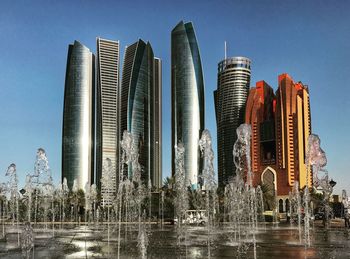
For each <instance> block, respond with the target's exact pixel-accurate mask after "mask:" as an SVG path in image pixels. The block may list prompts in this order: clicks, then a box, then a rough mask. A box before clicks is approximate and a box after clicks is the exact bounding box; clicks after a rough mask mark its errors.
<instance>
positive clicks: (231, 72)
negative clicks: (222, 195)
mask: <svg viewBox="0 0 350 259" xmlns="http://www.w3.org/2000/svg"><path fill="white" fill-rule="evenodd" d="M250 64H251V61H250V60H249V59H248V58H245V57H232V58H227V59H224V60H222V61H221V62H220V63H219V64H218V85H217V87H218V88H217V90H215V91H214V101H215V113H216V125H217V141H218V142H217V150H218V182H219V186H221V187H222V186H224V185H225V184H226V183H227V182H228V181H229V179H230V178H231V177H232V176H234V175H235V170H236V168H235V165H234V162H233V154H232V151H233V145H234V143H235V141H236V139H237V135H236V129H237V128H238V126H239V125H240V124H242V123H243V122H244V113H245V105H246V101H247V97H248V92H249V85H250Z"/></svg>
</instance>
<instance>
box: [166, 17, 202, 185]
mask: <svg viewBox="0 0 350 259" xmlns="http://www.w3.org/2000/svg"><path fill="white" fill-rule="evenodd" d="M204 118H205V117H204V81H203V72H202V63H201V58H200V53H199V48H198V43H197V39H196V34H195V31H194V28H193V24H192V23H191V22H188V23H184V22H183V21H181V22H179V23H178V24H177V25H176V26H175V28H174V29H173V30H172V32H171V119H172V120H171V129H172V133H171V137H172V142H171V143H172V175H174V174H175V149H174V147H175V145H177V144H178V143H179V142H182V143H183V144H184V147H185V159H184V160H185V176H186V181H187V183H188V184H191V185H192V187H194V188H196V187H197V184H198V175H199V174H200V173H201V170H202V159H201V155H200V151H199V148H198V141H199V139H200V137H201V134H202V131H203V130H204Z"/></svg>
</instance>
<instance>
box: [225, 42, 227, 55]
mask: <svg viewBox="0 0 350 259" xmlns="http://www.w3.org/2000/svg"><path fill="white" fill-rule="evenodd" d="M226 59H227V45H226V40H225V60H226Z"/></svg>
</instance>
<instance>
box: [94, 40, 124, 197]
mask: <svg viewBox="0 0 350 259" xmlns="http://www.w3.org/2000/svg"><path fill="white" fill-rule="evenodd" d="M96 67H97V95H96V98H97V109H96V120H97V123H96V184H97V187H98V189H99V190H101V194H102V198H103V200H104V201H107V200H106V199H107V198H108V197H111V196H110V195H108V194H107V193H106V192H107V190H104V189H103V188H102V186H101V178H102V173H103V171H102V167H103V163H104V161H106V159H107V158H109V159H110V161H111V162H112V168H113V169H114V170H115V174H114V177H113V179H112V180H113V188H111V189H109V191H110V192H111V193H110V194H112V193H115V192H116V190H117V189H116V186H117V179H118V177H117V175H118V170H117V169H118V163H117V161H118V160H117V154H118V146H119V142H118V137H117V134H118V118H119V116H118V104H119V102H118V99H117V98H118V90H119V89H118V88H119V41H111V40H106V39H101V38H97V64H96Z"/></svg>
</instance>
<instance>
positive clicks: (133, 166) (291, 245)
mask: <svg viewBox="0 0 350 259" xmlns="http://www.w3.org/2000/svg"><path fill="white" fill-rule="evenodd" d="M250 134H251V133H250V127H249V125H241V126H240V127H239V128H238V129H237V135H238V136H237V141H236V143H235V145H234V148H233V158H234V163H235V166H236V174H235V177H233V178H232V179H230V182H229V183H228V184H227V186H226V188H225V190H224V191H223V190H220V189H219V191H218V190H217V189H218V187H217V184H216V181H215V172H214V167H213V161H214V152H213V150H212V140H211V136H210V132H209V131H208V130H204V131H203V132H202V135H201V138H200V140H199V142H198V147H199V149H200V151H201V154H202V157H203V162H204V163H203V171H202V172H201V174H199V181H198V182H199V187H200V188H198V189H197V190H193V189H191V188H190V186H191V185H190V183H189V182H186V176H185V174H186V172H185V167H184V162H185V154H186V153H185V148H184V145H183V144H182V143H181V142H179V143H178V144H177V145H176V146H175V172H174V184H171V186H172V187H170V188H169V189H166V188H164V189H163V190H162V191H160V192H159V193H160V195H159V199H160V200H159V213H158V215H159V218H158V221H159V222H160V224H154V225H153V224H146V223H147V220H148V222H149V223H151V216H152V210H154V207H152V204H151V202H153V201H154V199H153V200H152V201H151V190H152V189H151V185H150V178H149V176H145V177H142V178H141V174H142V173H143V172H142V168H141V165H140V163H139V162H138V155H139V154H138V147H137V146H135V142H134V141H133V137H132V135H131V134H130V133H128V132H124V134H123V139H122V141H121V143H120V144H121V148H122V150H123V153H122V157H121V162H122V163H121V164H120V167H121V170H120V174H119V176H118V181H117V183H118V188H117V190H116V191H117V192H116V193H114V190H115V187H114V186H115V183H116V181H115V180H114V179H115V176H116V175H115V171H116V170H115V168H114V167H115V166H114V165H113V164H112V161H111V160H110V159H106V160H105V161H104V163H103V178H102V181H101V183H102V189H103V194H104V196H103V201H100V200H99V195H98V192H97V188H96V185H94V184H92V185H91V186H90V185H89V184H86V185H85V188H84V189H85V205H84V204H83V205H81V204H80V202H81V201H79V199H80V198H79V197H80V190H78V185H77V181H76V180H75V181H74V183H73V188H72V191H71V193H70V192H69V189H68V185H67V180H66V179H63V181H62V183H60V184H59V185H57V188H56V189H54V188H53V184H52V179H51V172H50V168H49V166H48V160H47V157H46V153H45V151H44V150H43V149H38V152H37V157H36V162H35V166H34V168H35V169H34V174H33V175H27V177H26V182H25V186H24V190H21V191H20V193H22V194H23V197H22V196H21V195H20V194H19V193H18V183H17V174H16V166H15V164H11V165H10V166H9V168H8V170H7V172H6V174H7V176H9V181H8V184H7V185H5V184H0V199H1V200H2V201H3V200H5V198H6V201H4V202H2V203H1V206H0V218H1V221H2V228H3V237H5V233H6V238H4V239H2V240H0V257H5V258H6V256H7V255H8V253H9V254H11V256H12V254H13V258H18V257H21V256H23V257H25V258H29V257H31V253H32V254H33V257H34V244H35V256H37V257H43V258H48V257H50V256H51V254H53V253H55V254H57V257H60V258H61V257H65V256H68V257H72V258H76V257H94V256H96V257H117V258H124V257H127V256H129V257H139V258H165V257H183V256H184V257H185V256H186V257H188V258H199V257H200V258H203V257H208V258H223V257H235V256H236V257H238V258H257V257H258V255H259V257H261V258H271V257H278V258H286V257H289V256H295V257H296V258H304V257H305V258H308V256H309V255H311V257H312V258H346V256H347V255H348V254H350V249H349V248H348V247H349V246H348V239H347V235H348V232H347V231H345V232H343V231H339V230H335V228H330V229H329V230H327V231H326V232H327V238H328V239H327V240H326V241H324V239H322V240H321V238H322V236H320V234H319V233H320V231H318V229H319V227H318V226H317V224H316V223H315V225H314V228H311V227H310V223H311V222H312V217H311V210H310V207H311V206H310V203H311V201H310V200H311V197H310V193H309V189H308V188H304V189H303V190H302V191H301V190H300V186H299V182H298V181H295V182H294V186H293V188H292V190H291V192H290V194H289V201H290V202H289V206H290V207H289V218H290V221H291V222H290V224H283V222H281V223H280V224H279V226H278V228H275V227H273V226H272V225H269V224H268V223H266V224H265V223H260V221H264V216H263V211H264V202H263V196H264V193H263V190H262V188H260V186H256V183H257V182H259V179H255V178H254V175H253V173H252V169H251V165H250ZM312 136H313V137H311V138H310V139H309V149H308V152H307V159H306V164H307V165H308V166H309V167H310V168H311V167H312V172H313V174H314V175H313V182H314V186H315V187H317V188H318V189H319V190H321V191H322V192H323V201H322V206H323V208H324V211H325V214H326V217H325V222H326V223H327V224H325V229H327V226H328V221H329V218H330V217H331V213H332V212H331V207H330V205H329V198H330V195H331V193H332V188H333V186H332V181H329V177H328V172H327V171H326V170H325V169H324V168H323V167H324V166H325V164H326V163H325V162H326V157H325V155H324V152H323V151H322V149H320V146H319V139H317V138H314V135H312ZM116 166H117V165H116ZM307 171H310V170H307ZM321 173H322V176H321ZM307 177H308V176H307ZM144 178H146V181H142V180H141V179H144ZM147 178H148V179H147ZM307 179H308V178H307ZM147 180H148V182H147ZM169 183H172V182H169ZM113 184H114V185H113ZM69 193H70V194H71V196H70V197H68V195H69ZM218 193H219V194H220V196H219V195H218ZM301 193H302V194H301ZM223 194H224V195H223ZM5 196H7V197H5ZM147 197H148V199H146V198H147ZM218 197H220V199H219V198H218ZM78 198H79V199H78ZM153 198H154V197H153ZM192 199H193V200H192ZM7 200H8V201H9V202H8V204H9V208H8V209H7ZM169 200H171V201H173V205H174V213H175V215H174V219H175V220H174V221H176V223H177V224H176V226H172V225H170V223H171V221H169V220H168V221H166V222H164V221H165V220H164V218H165V217H167V218H168V219H169V215H171V213H172V212H173V210H172V208H169V206H170V205H169V204H167V203H166V202H167V201H169ZM69 201H71V204H72V209H71V218H70V219H69V216H68V217H66V212H68V211H69V209H70V207H69V205H68V206H67V204H69ZM83 203H84V202H83ZM168 203H169V202H168ZM219 204H224V205H223V208H224V210H223V213H221V211H220V210H219V209H218V205H219ZM342 204H343V208H347V207H348V206H349V204H348V198H347V195H346V191H345V190H344V191H343V194H342ZM78 205H79V206H83V207H85V215H84V217H83V218H81V221H82V222H84V224H83V225H84V227H83V228H80V227H78V226H77V225H76V223H75V222H78V221H79V222H80V217H79V219H78ZM56 206H57V208H56ZM100 206H101V207H100ZM19 207H20V208H22V209H21V210H19V209H18V208H19ZM190 207H194V209H195V210H197V212H195V211H194V212H191V211H189V208H190ZM23 208H24V209H23ZM221 208H222V207H221ZM167 210H169V211H170V213H169V211H167ZM20 211H22V212H20ZM166 212H167V213H166ZM57 213H59V216H55V215H56V214H57ZM192 213H197V215H196V214H192ZM154 214H155V213H154V212H153V215H154ZM221 214H223V215H221ZM303 214H305V215H304V216H303ZM33 215H34V217H33ZM51 215H52V222H49V220H48V218H49V217H51ZM165 215H168V216H165ZM196 216H197V217H198V218H199V217H202V218H204V219H205V220H204V221H203V222H202V223H203V226H202V225H200V224H194V223H196V221H195V217H196ZM171 217H172V216H171ZM287 217H288V216H287ZM66 218H67V219H66ZM218 219H223V222H222V224H221V223H220V221H219V220H218ZM57 220H58V221H60V222H59V223H60V226H61V227H60V229H56V230H55V223H56V221H57ZM69 220H71V221H72V224H69V222H66V221H69ZM7 221H8V222H7ZM11 221H12V226H11V225H10V224H11ZM20 221H23V222H20ZM24 221H28V222H27V223H25V222H24ZM31 221H33V226H34V228H32V225H31ZM92 221H93V222H92ZM65 222H66V224H64V223H65ZM34 223H36V224H34ZM91 223H94V224H91ZM15 224H16V225H17V227H14V226H15ZM50 224H52V235H51V233H50V232H48V231H47V226H48V225H49V226H51V225H50ZM263 224H264V225H263ZM303 224H304V225H303ZM332 224H334V223H333V222H332ZM21 225H22V227H21ZM43 225H44V226H45V228H42V227H41V226H43ZM294 225H295V227H294ZM296 225H297V227H296ZM262 226H264V227H262ZM68 229H69V231H67V230H68ZM14 230H15V231H16V232H14ZM54 231H56V232H57V234H56V235H55V232H54ZM281 233H282V234H281ZM288 233H292V234H288ZM322 233H323V232H322ZM339 233H340V234H341V235H340V234H339ZM14 234H17V237H16V238H17V240H16V241H15V238H14V237H15V235H14ZM34 235H35V237H36V238H35V239H34ZM310 236H312V237H313V238H314V239H315V242H311V238H310ZM19 237H21V238H19ZM317 238H318V239H317ZM276 240H277V241H276ZM302 240H304V243H303V242H302ZM20 241H21V242H20ZM114 241H115V242H114ZM14 244H17V245H14ZM19 245H20V246H19ZM135 248H137V249H135ZM232 248H233V249H232ZM306 248H307V249H306ZM7 251H8V252H7ZM294 252H295V253H294ZM185 253H186V254H185ZM301 256H302V257H301ZM317 256H319V257H317ZM342 256H343V257H342Z"/></svg>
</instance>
